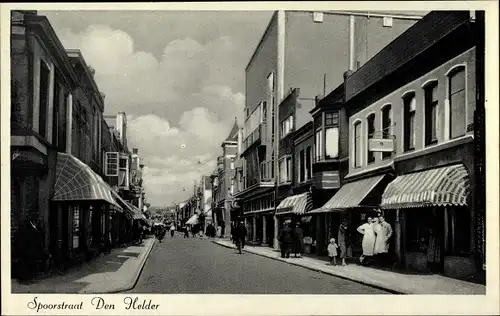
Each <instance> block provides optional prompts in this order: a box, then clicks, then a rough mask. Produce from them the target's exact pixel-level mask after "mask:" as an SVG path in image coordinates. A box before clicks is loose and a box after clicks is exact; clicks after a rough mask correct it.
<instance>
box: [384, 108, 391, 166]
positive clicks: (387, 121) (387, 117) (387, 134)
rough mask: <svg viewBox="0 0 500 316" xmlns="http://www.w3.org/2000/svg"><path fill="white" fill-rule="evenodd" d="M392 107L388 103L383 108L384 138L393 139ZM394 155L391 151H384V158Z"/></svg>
mask: <svg viewBox="0 0 500 316" xmlns="http://www.w3.org/2000/svg"><path fill="white" fill-rule="evenodd" d="M392 135H393V132H392V107H391V105H390V104H386V105H385V106H384V107H383V108H382V138H384V139H392V138H393V136H392ZM391 156H392V153H391V152H382V159H386V158H389V157H391Z"/></svg>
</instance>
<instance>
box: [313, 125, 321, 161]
mask: <svg viewBox="0 0 500 316" xmlns="http://www.w3.org/2000/svg"><path fill="white" fill-rule="evenodd" d="M314 139H315V141H314V146H315V147H314V148H315V151H316V153H315V154H316V161H320V160H321V159H322V156H323V155H322V153H323V130H322V129H319V130H317V131H316V134H315V138H314Z"/></svg>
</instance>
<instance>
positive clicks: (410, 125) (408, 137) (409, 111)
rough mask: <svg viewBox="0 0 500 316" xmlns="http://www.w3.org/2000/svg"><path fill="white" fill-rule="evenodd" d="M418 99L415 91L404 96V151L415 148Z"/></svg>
mask: <svg viewBox="0 0 500 316" xmlns="http://www.w3.org/2000/svg"><path fill="white" fill-rule="evenodd" d="M416 106H417V101H416V99H415V93H414V92H410V93H408V94H407V95H405V96H404V97H403V108H404V123H403V125H404V135H403V142H404V151H409V150H413V149H415V111H416Z"/></svg>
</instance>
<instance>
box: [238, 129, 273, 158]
mask: <svg viewBox="0 0 500 316" xmlns="http://www.w3.org/2000/svg"><path fill="white" fill-rule="evenodd" d="M266 126H267V125H266V122H262V123H260V124H259V126H257V128H255V129H254V130H253V131H252V132H251V133H250V134H249V135H248V136H247V138H245V140H244V141H243V151H242V153H241V155H242V156H244V155H245V154H246V153H247V151H248V150H249V149H251V148H254V147H256V146H259V145H261V144H262V143H265V142H266V141H267V137H266V136H267V134H266Z"/></svg>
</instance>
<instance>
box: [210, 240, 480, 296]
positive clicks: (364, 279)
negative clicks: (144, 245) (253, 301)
mask: <svg viewBox="0 0 500 316" xmlns="http://www.w3.org/2000/svg"><path fill="white" fill-rule="evenodd" d="M213 242H214V243H216V244H219V245H221V246H224V247H228V248H233V249H234V248H236V247H235V245H234V244H233V243H232V242H231V241H227V240H214V241H213ZM244 251H246V252H248V253H252V254H256V255H259V256H263V257H268V258H271V259H274V260H278V261H283V262H287V263H289V264H293V265H296V266H300V267H303V268H306V269H310V270H314V271H319V272H323V273H326V274H330V275H333V276H337V277H340V278H344V279H349V280H352V281H355V282H358V283H362V284H366V285H370V286H373V287H377V288H381V289H384V290H387V291H390V292H394V293H399V294H448V295H450V294H451V295H453V294H455V295H464V294H476V295H477V294H480V295H485V294H486V287H485V286H484V285H480V284H475V283H470V282H465V281H461V280H456V279H452V278H447V277H444V276H441V275H409V274H402V273H395V272H390V271H383V270H379V269H373V268H369V267H362V266H359V265H355V264H350V265H347V266H330V265H328V264H327V263H325V261H321V260H318V259H313V258H307V257H302V258H289V259H285V258H281V257H280V254H279V253H278V252H276V251H274V250H273V249H271V248H265V247H252V246H245V248H244Z"/></svg>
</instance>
